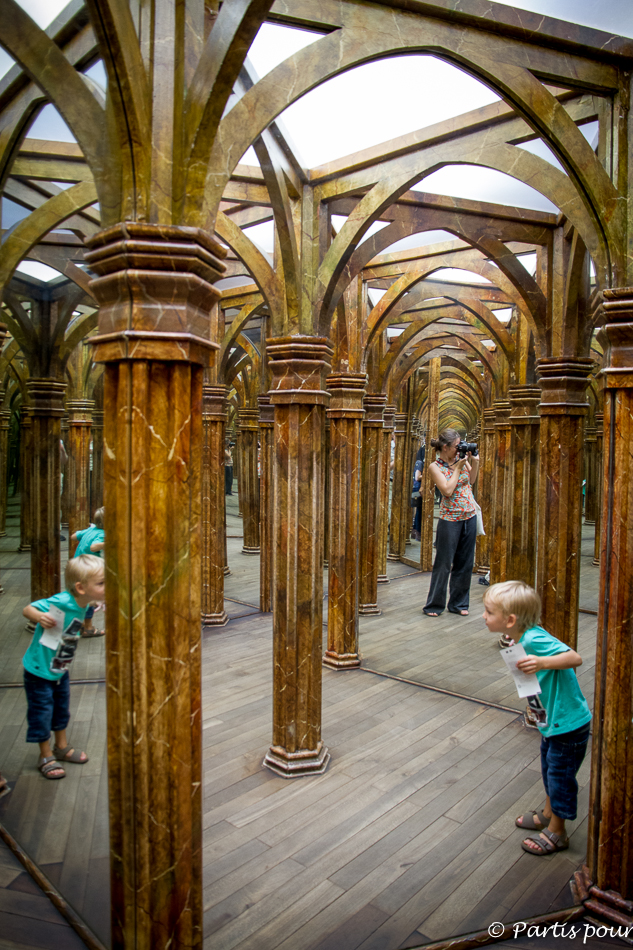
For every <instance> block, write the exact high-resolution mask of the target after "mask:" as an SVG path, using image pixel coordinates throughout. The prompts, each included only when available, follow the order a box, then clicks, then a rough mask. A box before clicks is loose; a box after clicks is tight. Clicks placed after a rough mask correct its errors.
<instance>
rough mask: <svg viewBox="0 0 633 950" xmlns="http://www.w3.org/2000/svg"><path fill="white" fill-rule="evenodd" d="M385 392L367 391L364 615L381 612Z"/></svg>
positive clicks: (362, 558) (363, 452) (363, 458)
mask: <svg viewBox="0 0 633 950" xmlns="http://www.w3.org/2000/svg"><path fill="white" fill-rule="evenodd" d="M386 401H387V397H386V396H385V394H384V393H367V394H366V395H365V398H364V401H363V407H364V409H365V418H364V419H363V427H362V448H361V515H360V517H361V531H360V568H359V571H360V594H359V598H360V603H359V608H358V609H359V612H360V613H361V614H379V613H381V611H380V609H379V607H378V556H379V545H380V522H379V512H380V493H381V474H382V454H383V453H382V440H383V437H382V432H383V424H382V413H383V409H384V407H385V403H386Z"/></svg>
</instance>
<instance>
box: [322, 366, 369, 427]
mask: <svg viewBox="0 0 633 950" xmlns="http://www.w3.org/2000/svg"><path fill="white" fill-rule="evenodd" d="M326 383H327V388H328V390H329V393H330V405H329V408H328V410H327V413H326V415H327V417H328V419H362V418H363V417H364V415H365V410H364V409H363V399H364V396H365V386H366V385H367V374H366V373H333V374H332V375H330V376H328V377H327V379H326Z"/></svg>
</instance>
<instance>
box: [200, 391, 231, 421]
mask: <svg viewBox="0 0 633 950" xmlns="http://www.w3.org/2000/svg"><path fill="white" fill-rule="evenodd" d="M202 417H203V419H205V420H206V421H207V422H226V386H206V385H205V384H204V383H203V384H202Z"/></svg>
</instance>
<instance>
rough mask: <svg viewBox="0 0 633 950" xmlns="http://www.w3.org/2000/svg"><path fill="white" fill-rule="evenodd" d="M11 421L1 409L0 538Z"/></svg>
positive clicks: (4, 513) (4, 522) (4, 527)
mask: <svg viewBox="0 0 633 950" xmlns="http://www.w3.org/2000/svg"><path fill="white" fill-rule="evenodd" d="M1 345H2V344H1V341H0V346H1ZM10 421H11V412H10V410H9V409H0V538H3V537H4V536H5V535H6V533H7V493H8V486H7V460H8V457H9V423H10Z"/></svg>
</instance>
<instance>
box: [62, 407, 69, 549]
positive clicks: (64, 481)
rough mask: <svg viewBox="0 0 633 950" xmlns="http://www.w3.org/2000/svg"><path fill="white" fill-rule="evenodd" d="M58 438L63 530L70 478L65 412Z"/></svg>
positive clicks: (66, 525) (67, 514) (66, 513)
mask: <svg viewBox="0 0 633 950" xmlns="http://www.w3.org/2000/svg"><path fill="white" fill-rule="evenodd" d="M60 438H61V441H62V444H63V446H64V452H63V453H62V451H61V448H60V478H61V485H62V487H61V498H60V521H61V526H62V528H63V529H64V531H67V530H68V519H69V518H70V478H69V477H68V417H67V415H66V413H65V412H64V416H63V418H62V422H61V431H60Z"/></svg>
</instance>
